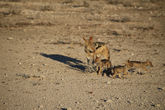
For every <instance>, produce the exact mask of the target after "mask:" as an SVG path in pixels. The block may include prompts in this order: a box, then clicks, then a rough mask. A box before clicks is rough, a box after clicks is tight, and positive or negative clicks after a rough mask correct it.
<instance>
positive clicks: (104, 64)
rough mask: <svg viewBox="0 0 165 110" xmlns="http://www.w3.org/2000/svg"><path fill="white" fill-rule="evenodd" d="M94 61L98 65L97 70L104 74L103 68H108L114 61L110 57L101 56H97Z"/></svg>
mask: <svg viewBox="0 0 165 110" xmlns="http://www.w3.org/2000/svg"><path fill="white" fill-rule="evenodd" d="M94 63H95V64H96V65H97V66H96V70H97V74H101V73H102V75H104V74H103V70H105V69H106V70H108V69H110V68H111V67H112V63H111V61H110V60H108V59H100V58H99V57H96V58H95V60H94Z"/></svg>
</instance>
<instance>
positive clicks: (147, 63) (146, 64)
mask: <svg viewBox="0 0 165 110" xmlns="http://www.w3.org/2000/svg"><path fill="white" fill-rule="evenodd" d="M126 65H127V67H128V68H132V67H135V68H142V69H143V70H145V71H148V70H147V67H153V65H152V62H151V61H149V60H146V61H145V62H141V61H130V60H128V61H127V62H126Z"/></svg>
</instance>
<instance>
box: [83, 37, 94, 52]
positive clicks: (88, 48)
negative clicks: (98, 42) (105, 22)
mask: <svg viewBox="0 0 165 110" xmlns="http://www.w3.org/2000/svg"><path fill="white" fill-rule="evenodd" d="M83 40H84V41H85V43H84V47H85V48H84V51H85V52H86V53H87V54H89V55H90V54H92V55H93V53H94V51H95V48H94V44H93V37H90V38H89V39H88V40H87V39H85V38H84V37H83Z"/></svg>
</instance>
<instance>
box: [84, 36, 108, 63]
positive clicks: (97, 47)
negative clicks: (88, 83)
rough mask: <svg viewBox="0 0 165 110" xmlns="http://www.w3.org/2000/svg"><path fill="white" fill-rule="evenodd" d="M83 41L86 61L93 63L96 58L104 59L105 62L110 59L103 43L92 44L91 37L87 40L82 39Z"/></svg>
mask: <svg viewBox="0 0 165 110" xmlns="http://www.w3.org/2000/svg"><path fill="white" fill-rule="evenodd" d="M83 40H84V41H85V45H84V46H85V50H84V51H85V52H86V54H87V60H90V59H92V60H93V61H94V59H95V58H96V57H99V58H100V59H106V60H109V59H110V53H109V49H108V47H107V46H106V45H105V43H102V42H93V37H90V38H89V40H87V39H85V38H84V37H83ZM88 64H89V63H88Z"/></svg>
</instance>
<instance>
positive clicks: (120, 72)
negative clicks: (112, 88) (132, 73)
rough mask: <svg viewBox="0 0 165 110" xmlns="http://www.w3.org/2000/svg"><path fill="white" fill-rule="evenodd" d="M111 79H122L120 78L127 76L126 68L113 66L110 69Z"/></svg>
mask: <svg viewBox="0 0 165 110" xmlns="http://www.w3.org/2000/svg"><path fill="white" fill-rule="evenodd" d="M112 73H113V74H112V77H113V78H116V76H118V77H119V78H122V76H124V75H127V74H128V68H127V66H126V65H124V66H114V67H113V68H112Z"/></svg>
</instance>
